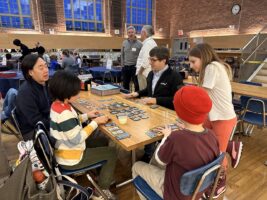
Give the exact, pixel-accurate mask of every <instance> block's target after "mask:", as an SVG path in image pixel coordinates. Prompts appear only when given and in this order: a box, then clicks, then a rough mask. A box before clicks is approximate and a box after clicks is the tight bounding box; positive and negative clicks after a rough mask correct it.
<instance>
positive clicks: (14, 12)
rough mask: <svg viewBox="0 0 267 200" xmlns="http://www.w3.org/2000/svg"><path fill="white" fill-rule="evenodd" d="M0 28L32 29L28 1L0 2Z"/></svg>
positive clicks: (12, 0)
mask: <svg viewBox="0 0 267 200" xmlns="http://www.w3.org/2000/svg"><path fill="white" fill-rule="evenodd" d="M0 27H5V28H26V29H33V24H32V18H31V5H30V0H0Z"/></svg>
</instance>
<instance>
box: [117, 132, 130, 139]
mask: <svg viewBox="0 0 267 200" xmlns="http://www.w3.org/2000/svg"><path fill="white" fill-rule="evenodd" d="M115 137H116V139H117V140H122V139H125V138H129V137H131V135H130V134H129V133H126V132H123V133H122V134H119V135H116V136H115Z"/></svg>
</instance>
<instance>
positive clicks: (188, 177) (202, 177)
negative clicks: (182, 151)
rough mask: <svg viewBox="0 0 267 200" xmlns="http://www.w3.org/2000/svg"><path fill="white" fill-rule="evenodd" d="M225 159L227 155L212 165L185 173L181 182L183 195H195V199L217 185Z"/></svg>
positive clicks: (220, 157) (222, 155) (221, 156)
mask: <svg viewBox="0 0 267 200" xmlns="http://www.w3.org/2000/svg"><path fill="white" fill-rule="evenodd" d="M224 157H225V154H224V153H222V154H220V156H219V157H217V158H216V159H215V160H214V161H212V162H211V163H209V164H207V165H205V166H203V167H200V168H198V169H195V170H192V171H189V172H186V173H184V174H183V176H182V177H181V180H180V191H181V193H182V194H183V195H186V196H192V195H193V197H195V196H196V195H197V193H199V192H203V191H204V190H205V189H207V188H208V187H210V186H211V185H212V184H213V183H215V181H216V179H217V178H218V176H219V171H220V168H221V163H222V161H223V159H224ZM192 199H193V198H192Z"/></svg>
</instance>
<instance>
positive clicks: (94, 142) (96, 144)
mask: <svg viewBox="0 0 267 200" xmlns="http://www.w3.org/2000/svg"><path fill="white" fill-rule="evenodd" d="M80 85H81V81H80V79H79V78H78V77H77V76H75V75H74V74H72V73H70V72H68V71H62V70H61V71H58V72H56V73H55V74H54V76H53V78H52V79H51V80H50V82H49V89H50V93H51V96H52V98H53V100H54V102H53V103H52V106H51V112H50V118H51V122H50V135H51V136H52V137H53V138H55V139H56V144H55V157H56V160H57V162H58V164H60V165H61V167H62V168H63V169H67V170H74V169H82V168H84V167H87V166H89V165H93V164H95V163H98V162H100V161H103V160H106V163H105V164H104V165H103V167H101V170H100V175H99V180H98V183H99V186H100V187H101V189H102V190H103V192H104V193H105V194H106V195H107V196H108V198H109V199H116V198H115V196H114V195H113V194H112V193H111V192H110V191H109V187H110V184H111V182H112V180H113V175H114V170H115V166H116V150H115V148H114V147H108V146H107V145H108V141H107V140H106V138H100V137H99V138H92V135H93V132H94V131H95V130H96V129H97V127H98V126H99V125H101V124H105V123H107V122H108V119H109V118H108V117H107V116H100V117H97V115H98V114H99V113H98V112H97V111H94V110H93V111H90V112H88V113H85V114H82V115H78V114H77V113H76V111H75V110H74V109H73V108H72V106H71V102H73V101H75V100H76V99H77V98H79V92H80ZM66 88H67V89H66ZM88 119H89V120H91V122H90V123H89V124H88V125H86V126H85V127H84V128H83V127H82V125H81V123H82V122H86V121H87V120H88ZM90 136H91V137H90Z"/></svg>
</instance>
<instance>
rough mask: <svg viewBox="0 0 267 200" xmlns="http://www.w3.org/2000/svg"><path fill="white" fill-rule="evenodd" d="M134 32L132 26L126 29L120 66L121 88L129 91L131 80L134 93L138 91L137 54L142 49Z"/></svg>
mask: <svg viewBox="0 0 267 200" xmlns="http://www.w3.org/2000/svg"><path fill="white" fill-rule="evenodd" d="M135 33H136V31H135V28H134V27H133V26H129V27H128V28H127V35H128V39H127V40H124V41H123V43H122V48H121V66H122V76H123V88H124V89H126V90H130V82H131V80H132V81H133V83H134V89H135V91H138V90H139V85H138V80H137V76H136V75H135V74H136V62H137V58H138V55H139V52H140V50H141V48H142V43H141V42H140V41H139V40H137V38H136V35H135Z"/></svg>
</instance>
